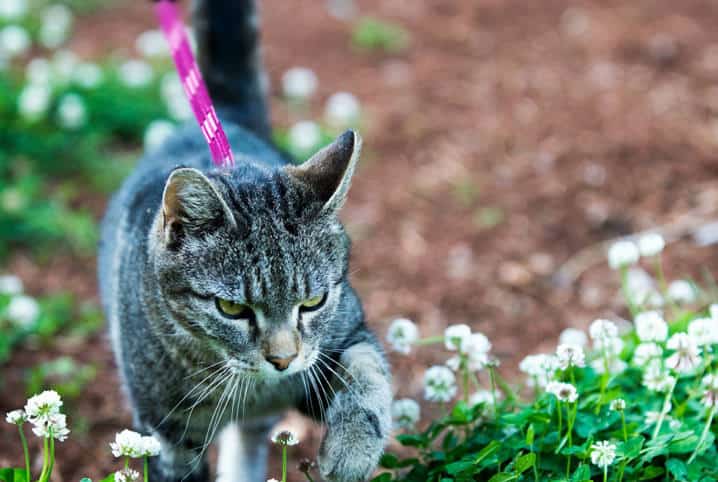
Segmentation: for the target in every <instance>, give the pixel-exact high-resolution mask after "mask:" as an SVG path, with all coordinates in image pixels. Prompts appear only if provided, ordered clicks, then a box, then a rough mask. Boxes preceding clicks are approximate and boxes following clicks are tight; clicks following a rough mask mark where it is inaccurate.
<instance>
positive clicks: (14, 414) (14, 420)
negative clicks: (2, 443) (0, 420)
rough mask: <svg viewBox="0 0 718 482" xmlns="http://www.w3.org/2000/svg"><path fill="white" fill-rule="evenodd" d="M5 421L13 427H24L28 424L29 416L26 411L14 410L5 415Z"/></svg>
mask: <svg viewBox="0 0 718 482" xmlns="http://www.w3.org/2000/svg"><path fill="white" fill-rule="evenodd" d="M5 421H6V422H7V423H11V424H13V425H22V424H23V423H25V422H27V414H26V413H25V410H20V409H18V410H12V411H10V412H8V413H6V414H5Z"/></svg>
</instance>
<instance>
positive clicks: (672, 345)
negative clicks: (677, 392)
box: [666, 333, 701, 373]
mask: <svg viewBox="0 0 718 482" xmlns="http://www.w3.org/2000/svg"><path fill="white" fill-rule="evenodd" d="M666 347H667V348H668V349H669V350H675V353H674V354H672V355H671V356H669V357H668V358H666V366H667V367H669V368H672V369H673V370H675V371H677V372H678V373H691V372H693V370H695V369H696V368H697V367H698V365H699V364H700V362H701V357H700V354H701V349H700V348H698V344H697V343H696V340H695V339H694V338H693V337H692V336H690V335H688V334H686V333H676V334H675V335H673V336H672V337H670V339H669V340H668V342H667V343H666Z"/></svg>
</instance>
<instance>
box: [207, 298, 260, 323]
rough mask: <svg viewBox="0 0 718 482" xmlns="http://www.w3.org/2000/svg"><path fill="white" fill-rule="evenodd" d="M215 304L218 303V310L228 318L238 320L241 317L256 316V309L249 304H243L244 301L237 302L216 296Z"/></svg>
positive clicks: (249, 317)
mask: <svg viewBox="0 0 718 482" xmlns="http://www.w3.org/2000/svg"><path fill="white" fill-rule="evenodd" d="M215 304H216V305H217V310H218V311H219V312H220V313H222V316H226V317H227V318H232V319H235V320H236V319H239V318H247V319H251V318H253V317H254V311H252V308H250V307H249V306H247V305H243V304H242V303H235V302H234V301H230V300H225V299H222V298H215Z"/></svg>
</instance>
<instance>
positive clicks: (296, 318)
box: [150, 131, 361, 378]
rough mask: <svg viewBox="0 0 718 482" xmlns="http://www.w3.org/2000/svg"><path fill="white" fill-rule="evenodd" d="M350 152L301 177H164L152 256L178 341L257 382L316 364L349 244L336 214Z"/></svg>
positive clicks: (186, 172) (180, 173)
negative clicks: (198, 346) (192, 343)
mask: <svg viewBox="0 0 718 482" xmlns="http://www.w3.org/2000/svg"><path fill="white" fill-rule="evenodd" d="M360 149H361V138H360V137H359V136H358V135H357V134H356V133H354V132H351V131H350V132H347V133H345V134H343V135H341V136H340V137H339V138H337V139H336V140H335V141H334V142H333V143H332V144H330V145H329V146H327V147H326V148H324V149H323V150H321V151H320V152H318V153H317V154H315V155H314V156H313V157H312V158H311V159H310V160H308V161H307V162H305V163H304V164H302V165H300V166H285V167H282V168H264V167H260V166H258V165H253V164H251V163H243V164H242V165H240V166H238V167H237V168H235V169H232V170H227V171H211V172H209V173H202V172H201V171H199V170H196V169H190V168H180V169H177V170H175V171H173V172H172V173H171V175H170V176H169V178H168V180H167V183H166V186H165V190H164V194H163V199H162V208H161V211H160V213H159V214H158V218H157V220H156V222H155V227H154V229H153V233H152V235H151V250H150V252H151V257H152V260H153V262H154V267H155V272H156V274H157V277H158V280H159V289H160V293H161V297H162V300H161V302H162V303H163V304H164V307H165V308H166V311H165V312H166V313H167V312H168V313H169V314H170V315H171V317H172V318H173V319H174V320H175V321H176V323H177V324H178V325H179V327H178V330H179V331H180V332H181V333H184V334H185V335H186V336H191V337H193V338H195V339H196V340H197V341H199V342H200V343H202V346H203V348H202V349H203V350H207V351H209V352H211V354H212V355H213V358H219V359H220V360H226V361H228V362H229V363H230V364H231V365H232V366H233V367H235V368H236V369H237V370H238V371H245V372H248V373H254V374H256V375H257V376H260V377H264V378H266V377H273V376H282V375H285V374H292V373H296V372H299V371H301V370H303V369H304V368H307V367H308V366H309V365H311V364H312V363H313V362H314V361H315V359H316V357H317V350H318V349H319V345H320V343H322V342H324V341H326V340H330V339H331V338H332V336H336V333H334V332H333V328H336V323H340V322H341V319H342V312H341V308H340V301H341V300H342V290H343V289H346V288H345V278H346V276H347V266H348V256H349V241H348V238H347V236H346V233H345V232H344V229H343V227H342V225H341V224H340V222H339V220H338V218H337V212H338V211H339V209H340V208H341V206H342V204H343V203H344V200H345V198H346V195H347V191H348V189H349V184H350V180H351V177H352V174H353V172H354V168H355V166H356V163H357V160H358V157H359V152H360Z"/></svg>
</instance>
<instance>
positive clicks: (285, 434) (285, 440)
mask: <svg viewBox="0 0 718 482" xmlns="http://www.w3.org/2000/svg"><path fill="white" fill-rule="evenodd" d="M272 443H275V444H278V445H287V446H291V445H297V444H298V443H299V439H298V438H297V436H296V435H294V432H291V431H289V430H281V431H279V432H276V433H275V434H274V435H272Z"/></svg>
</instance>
